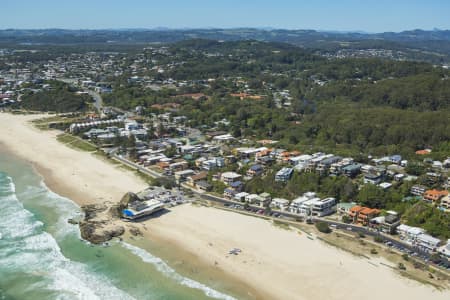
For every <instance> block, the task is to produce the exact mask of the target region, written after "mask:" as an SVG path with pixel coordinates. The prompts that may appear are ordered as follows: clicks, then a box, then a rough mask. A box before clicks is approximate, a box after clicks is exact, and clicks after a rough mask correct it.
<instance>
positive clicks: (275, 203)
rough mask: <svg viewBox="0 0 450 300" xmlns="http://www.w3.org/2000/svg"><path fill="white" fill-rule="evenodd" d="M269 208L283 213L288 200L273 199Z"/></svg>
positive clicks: (287, 206)
mask: <svg viewBox="0 0 450 300" xmlns="http://www.w3.org/2000/svg"><path fill="white" fill-rule="evenodd" d="M270 207H272V208H275V209H279V210H282V211H285V210H287V209H288V208H289V200H287V199H283V198H273V199H272V201H271V202H270Z"/></svg>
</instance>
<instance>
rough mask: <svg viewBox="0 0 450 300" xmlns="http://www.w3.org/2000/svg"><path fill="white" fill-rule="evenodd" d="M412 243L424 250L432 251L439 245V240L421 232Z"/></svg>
mask: <svg viewBox="0 0 450 300" xmlns="http://www.w3.org/2000/svg"><path fill="white" fill-rule="evenodd" d="M413 245H415V246H418V247H420V248H422V249H424V250H425V251H428V252H432V251H436V250H437V248H438V247H439V246H440V245H441V240H440V239H437V238H435V237H432V236H431V235H429V234H426V233H422V234H419V235H418V236H417V238H416V240H415V241H414V242H413Z"/></svg>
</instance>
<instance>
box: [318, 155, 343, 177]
mask: <svg viewBox="0 0 450 300" xmlns="http://www.w3.org/2000/svg"><path fill="white" fill-rule="evenodd" d="M341 160H342V157H340V156H331V157H328V158H325V159H323V160H321V161H320V162H319V163H318V164H317V167H316V171H317V172H319V173H321V174H323V173H325V172H327V171H328V169H329V168H330V167H331V165H332V164H334V163H337V162H339V161H341Z"/></svg>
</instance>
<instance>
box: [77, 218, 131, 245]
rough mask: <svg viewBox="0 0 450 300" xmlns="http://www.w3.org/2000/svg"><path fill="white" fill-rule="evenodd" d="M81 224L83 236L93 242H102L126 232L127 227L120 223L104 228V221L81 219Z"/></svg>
mask: <svg viewBox="0 0 450 300" xmlns="http://www.w3.org/2000/svg"><path fill="white" fill-rule="evenodd" d="M79 226H80V232H81V237H82V238H83V239H85V240H87V241H89V242H91V243H93V244H102V243H104V242H107V241H109V240H111V239H112V238H114V237H118V236H121V235H122V234H124V232H125V228H124V227H123V226H120V225H109V226H107V227H106V228H103V223H102V222H93V221H81V222H80V224H79Z"/></svg>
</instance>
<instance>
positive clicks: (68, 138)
mask: <svg viewBox="0 0 450 300" xmlns="http://www.w3.org/2000/svg"><path fill="white" fill-rule="evenodd" d="M56 140H57V141H58V142H60V143H63V144H65V145H67V146H69V147H71V148H74V149H77V150H81V151H86V152H95V151H97V147H96V146H94V145H92V144H91V143H89V142H86V141H83V140H82V139H80V138H78V137H75V136H73V135H70V134H67V133H62V134H60V135H58V136H57V137H56Z"/></svg>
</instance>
